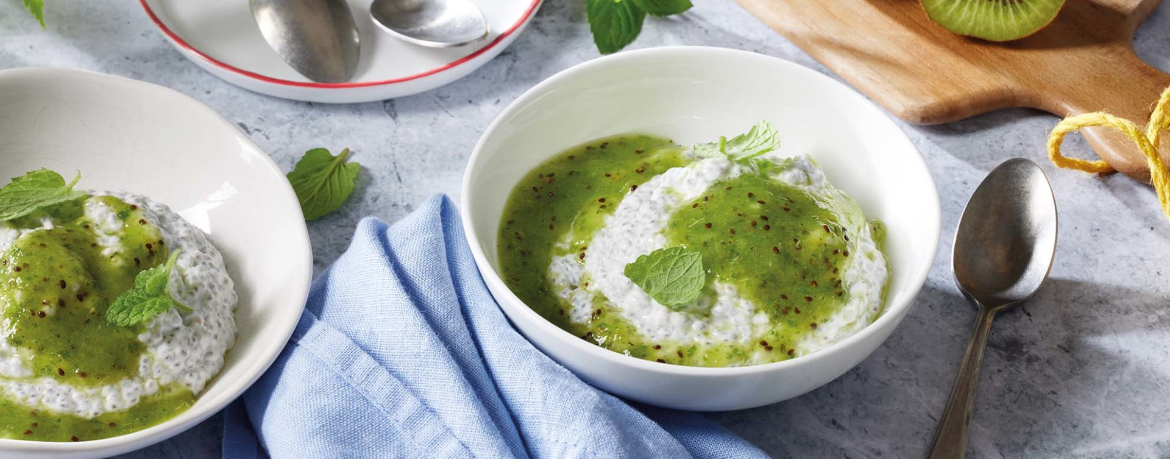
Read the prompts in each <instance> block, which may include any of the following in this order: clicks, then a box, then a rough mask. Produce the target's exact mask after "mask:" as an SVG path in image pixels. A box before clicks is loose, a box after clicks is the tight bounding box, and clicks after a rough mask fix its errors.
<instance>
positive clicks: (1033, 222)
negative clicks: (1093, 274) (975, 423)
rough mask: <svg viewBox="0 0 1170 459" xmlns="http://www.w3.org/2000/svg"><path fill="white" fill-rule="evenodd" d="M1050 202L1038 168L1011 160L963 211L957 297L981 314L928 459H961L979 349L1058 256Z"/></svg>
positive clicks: (956, 264) (979, 362) (956, 250)
mask: <svg viewBox="0 0 1170 459" xmlns="http://www.w3.org/2000/svg"><path fill="white" fill-rule="evenodd" d="M1056 226H1057V224H1056V200H1055V198H1053V196H1052V187H1051V186H1050V185H1049V184H1048V178H1047V177H1045V176H1044V172H1043V171H1041V170H1040V167H1039V166H1037V165H1036V163H1034V162H1032V161H1029V160H1026V159H1011V160H1008V161H1006V162H1004V163H1003V164H1000V165H999V167H996V168H995V170H992V171H991V174H989V175H988V176H987V178H986V179H984V180H983V183H981V184H980V185H979V188H977V189H976V190H975V194H974V195H973V196H971V200H970V201H968V202H967V207H966V209H964V210H963V217H962V218H961V219H960V220H959V229H958V230H957V231H956V233H955V247H954V253H953V256H952V267H953V269H954V272H955V281H956V282H957V283H958V284H959V290H961V291H962V292H963V294H964V295H966V296H967V298H968V299H970V300H971V301H973V302H974V303H975V304H976V305H977V306H978V307H979V317H978V319H977V321H976V324H975V331H974V332H972V334H971V341H970V342H969V343H968V344H967V353H966V355H965V356H964V357H963V363H962V365H961V366H960V367H959V374H958V376H956V377H955V385H954V387H953V388H952V389H951V396H950V399H949V400H948V401H947V406H946V408H945V409H944V410H943V413H942V417H941V418H940V419H939V424H938V430H937V431H936V432H935V436H934V443H933V444H932V445H931V447H930V455H929V456H928V457H929V459H961V458H962V457H963V456H964V455H965V454H966V452H967V434H968V427H969V426H970V424H971V413H972V411H973V410H974V408H975V389H976V387H977V386H978V384H979V370H980V369H981V368H982V367H983V350H984V348H986V346H987V337H988V335H989V334H990V332H991V321H992V319H994V318H995V314H996V313H998V312H1000V311H1003V310H1005V309H1008V308H1011V307H1013V306H1016V305H1018V304H1020V303H1022V302H1023V301H1025V300H1027V299H1028V298H1031V297H1032V295H1034V294H1036V291H1037V290H1039V289H1040V285H1041V284H1043V283H1044V280H1045V279H1047V278H1048V271H1049V270H1050V269H1051V267H1052V258H1053V255H1054V254H1055V252H1056Z"/></svg>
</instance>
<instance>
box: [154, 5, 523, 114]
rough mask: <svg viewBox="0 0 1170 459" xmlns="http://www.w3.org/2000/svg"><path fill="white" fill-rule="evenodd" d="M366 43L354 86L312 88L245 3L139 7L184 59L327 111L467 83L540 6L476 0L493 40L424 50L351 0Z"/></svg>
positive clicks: (229, 79)
mask: <svg viewBox="0 0 1170 459" xmlns="http://www.w3.org/2000/svg"><path fill="white" fill-rule="evenodd" d="M346 1H347V2H348V3H349V8H350V10H351V12H352V13H353V18H354V21H355V23H356V25H357V28H358V33H359V34H360V36H361V60H360V61H359V62H358V68H357V73H356V75H354V77H353V80H351V81H348V82H345V83H317V82H313V81H309V80H308V79H306V78H305V77H303V76H301V75H300V74H298V73H297V72H296V71H295V70H293V69H292V67H289V66H288V64H285V62H284V60H282V59H281V58H280V56H279V55H278V54H276V51H273V49H272V47H271V46H269V45H268V42H266V41H264V36H263V35H261V34H260V28H259V27H258V26H257V25H256V21H255V20H254V19H253V18H252V10H251V9H250V7H249V2H247V1H241V0H198V1H191V0H139V3H140V4H141V5H142V9H143V10H145V11H146V14H147V16H149V17H150V19H151V20H152V21H153V22H154V24H155V26H157V27H158V29H159V31H160V32H162V34H163V36H164V37H166V39H167V41H168V42H170V43H171V45H172V46H174V47H175V49H177V50H179V53H181V54H182V55H183V57H186V58H187V59H190V60H191V62H194V63H195V64H196V65H198V66H200V67H202V68H203V69H204V70H207V71H208V72H210V73H211V74H212V75H215V76H217V77H219V78H222V79H223V80H224V81H227V82H228V83H231V84H234V85H236V86H239V87H241V88H244V89H247V90H250V91H256V92H258V93H261V94H268V95H270V96H276V97H283V98H286V99H295V100H303V101H308V102H324V103H352V102H370V101H375V100H383V99H392V98H395V97H403V96H408V95H411V94H415V93H419V92H422V91H427V90H430V89H434V88H437V87H439V86H442V85H445V84H447V83H450V82H452V81H455V80H457V79H459V78H463V77H464V76H467V74H469V73H471V72H472V71H474V70H475V69H477V68H479V67H480V66H482V65H483V64H486V63H487V62H488V61H490V60H491V59H492V58H494V57H496V55H498V54H500V52H501V51H503V50H504V48H507V47H508V45H510V44H512V42H513V41H515V40H516V37H518V36H519V35H520V33H521V32H523V31H524V27H525V26H527V25H528V22H529V21H531V20H532V18H533V16H535V15H536V10H537V9H538V8H539V7H540V2H541V0H472V2H473V3H475V4H476V5H477V6H478V7H479V9H480V10H481V11H483V13H484V19H485V20H487V23H488V29H489V34H488V37H487V39H485V40H483V41H480V42H478V43H473V44H470V45H467V46H459V47H455V48H445V49H436V48H427V47H423V46H418V45H414V44H411V43H407V42H405V41H403V40H401V39H398V38H395V37H393V36H391V35H390V34H388V33H386V32H383V31H382V30H381V29H380V28H378V27H377V26H376V25H375V24H374V21H373V19H371V18H370V3H372V1H373V0H346Z"/></svg>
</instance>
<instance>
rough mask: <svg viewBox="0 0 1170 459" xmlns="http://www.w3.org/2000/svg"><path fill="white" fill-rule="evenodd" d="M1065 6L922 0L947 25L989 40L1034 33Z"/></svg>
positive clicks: (1056, 0) (1011, 0)
mask: <svg viewBox="0 0 1170 459" xmlns="http://www.w3.org/2000/svg"><path fill="white" fill-rule="evenodd" d="M1082 1H1083V0H1082ZM1062 6H1064V0H922V8H923V9H925V10H926V15H927V16H930V20H932V21H934V22H935V23H937V24H938V25H940V26H942V27H943V28H944V29H947V30H949V31H951V32H954V33H957V34H959V35H966V36H969V37H976V38H982V39H984V40H989V41H1010V40H1015V39H1018V38H1024V37H1026V36H1028V35H1032V34H1033V33H1036V31H1038V30H1040V29H1043V28H1044V26H1046V25H1048V23H1050V22H1052V20H1053V19H1055V18H1056V14H1057V13H1059V12H1060V8H1061V7H1062Z"/></svg>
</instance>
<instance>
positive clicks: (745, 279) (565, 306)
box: [498, 135, 880, 366]
mask: <svg viewBox="0 0 1170 459" xmlns="http://www.w3.org/2000/svg"><path fill="white" fill-rule="evenodd" d="M683 152H684V149H683V148H682V147H680V146H678V145H676V144H674V143H672V142H671V141H670V140H668V139H663V138H658V137H652V136H646V135H625V136H620V137H612V138H607V139H601V140H597V141H593V142H590V143H589V144H586V145H582V146H578V147H574V148H572V149H569V150H567V151H565V152H563V153H561V154H559V155H557V156H555V157H553V158H552V159H549V160H548V161H546V162H544V163H543V164H541V165H540V166H538V167H537V168H536V169H534V170H533V171H531V172H530V173H529V174H528V175H526V176H525V177H524V178H522V179H521V180H520V183H519V184H517V186H516V188H515V189H514V190H513V191H512V193H511V196H510V197H509V199H508V203H507V206H506V207H505V210H504V215H503V219H502V222H501V225H500V234H499V243H498V244H499V245H498V251H499V257H500V265H501V268H502V269H501V271H502V273H503V276H504V281H505V283H506V284H507V285H508V286H509V287H510V289H511V290H512V291H513V292H514V293H516V295H517V296H518V297H519V298H520V299H521V300H522V301H524V302H525V303H526V304H527V305H528V306H529V307H531V308H532V309H533V310H535V311H536V312H537V313H539V314H540V315H541V316H543V317H544V318H546V319H548V320H549V321H551V322H552V323H554V324H556V325H557V326H558V327H560V328H562V329H564V330H567V331H568V332H570V333H572V334H574V335H576V336H578V337H581V338H582V339H585V340H587V341H589V342H591V343H594V344H597V345H599V346H601V347H603V348H606V349H610V350H613V351H616V352H620V353H624V354H626V355H630V356H633V357H638V358H642V359H647V360H652V361H658V362H663V363H670V364H679V365H693V366H733V365H740V364H744V363H745V362H749V361H751V362H754V363H760V362H774V361H782V360H787V359H791V358H794V357H796V356H798V355H799V354H798V353H796V352H794V344H795V343H797V342H799V341H800V339H801V338H802V337H804V336H805V335H806V334H808V333H810V332H813V331H814V330H815V329H816V327H817V324H818V323H820V322H821V321H823V320H826V319H827V318H828V317H830V316H831V315H832V314H833V313H834V312H836V311H837V310H838V309H839V308H840V306H842V305H843V304H845V303H846V302H847V301H848V299H849V292H848V291H847V289H845V288H843V287H842V281H841V278H840V271H841V270H842V269H843V266H844V262H845V261H846V260H847V259H848V257H850V256H851V254H850V253H849V251H848V247H849V245H850V244H848V238H849V236H850V234H849V233H848V232H847V230H846V225H843V224H842V223H843V222H844V221H843V219H844V218H853V217H845V216H843V215H844V214H843V212H855V213H856V215H857V216H859V217H860V218H864V217H863V216H861V214H860V209H858V208H857V207H856V204H855V203H853V202H852V201H851V200H848V202H841V203H838V202H835V201H834V202H828V201H827V200H826V199H824V198H817V197H813V196H811V195H809V194H808V193H807V192H805V191H803V190H801V189H798V188H795V187H793V186H790V185H787V184H785V183H782V182H779V181H777V180H774V179H771V178H768V177H767V174H766V173H764V171H761V170H758V169H768V168H772V167H776V165H775V164H773V163H771V162H767V161H758V162H756V165H755V166H754V167H756V168H757V171H756V172H757V173H753V172H747V173H743V174H740V175H738V176H736V177H734V178H730V179H725V180H723V181H720V182H716V183H715V184H714V185H712V186H711V187H710V188H709V189H708V190H707V191H706V192H705V193H704V194H703V196H701V197H699V198H698V199H695V200H693V201H690V202H686V203H685V204H683V205H681V207H679V209H678V210H676V211H675V212H674V213H673V214H672V215H671V216H670V218H669V222H668V224H667V228H666V230H665V233H664V236H665V237H666V239H667V243H666V245H665V246H666V247H672V246H684V247H687V248H689V249H692V250H697V251H698V252H699V253H700V254H701V255H702V260H703V267H704V269H705V270H706V271H707V276H706V279H707V280H706V282H707V286H706V287H705V288H704V293H703V294H702V295H701V297H700V299H699V300H698V301H697V302H696V304H697V305H700V306H702V305H706V308H710V305H712V304H714V301H715V298H714V296H715V289H714V287H713V285H714V283H715V281H720V282H721V283H726V284H730V285H733V286H734V287H735V288H736V291H737V292H738V295H739V296H741V297H743V298H745V299H747V300H749V301H751V302H752V304H754V305H756V307H757V311H762V312H764V313H765V314H766V315H767V317H768V319H769V321H770V331H769V332H767V333H766V334H764V335H761V336H759V338H758V339H753V341H752V342H751V343H750V344H747V345H745V344H718V343H716V344H696V343H677V342H648V341H647V340H646V339H644V338H643V337H642V336H641V335H640V334H639V332H638V330H636V329H634V327H633V326H631V324H630V323H629V322H628V321H626V320H625V319H624V318H623V317H622V316H621V314H620V313H618V311H611V309H612V308H613V306H612V305H611V303H610V302H609V301H608V300H607V299H606V298H604V296H603V295H601V294H600V293H599V292H597V293H596V294H595V296H594V306H593V308H594V310H593V313H592V315H591V317H590V320H588V322H587V323H577V322H574V321H571V320H569V315H570V310H571V309H572V305H571V304H570V303H569V302H568V300H566V299H563V298H560V297H559V295H558V294H557V292H556V291H555V290H554V287H553V284H552V283H551V282H550V279H549V266H550V264H551V262H552V259H553V258H554V257H556V256H563V255H566V254H572V253H575V254H578V259H579V260H584V259H585V257H587V256H588V254H589V251H588V245H589V243H590V239H591V238H592V236H593V234H594V232H596V231H597V230H598V229H600V228H601V227H602V226H603V225H604V219H605V217H606V216H608V215H610V214H611V213H612V212H613V211H614V209H615V208H616V207H617V205H618V203H620V202H621V200H622V198H623V197H624V196H625V195H626V194H627V193H629V192H630V191H631V190H634V189H636V188H637V186H638V185H641V184H643V183H644V182H645V181H647V180H649V179H651V178H653V177H654V176H656V175H658V174H661V173H663V172H665V171H666V170H668V169H670V168H673V167H679V166H685V165H687V164H689V163H691V162H692V161H694V160H693V159H689V158H688V157H685V156H684V155H683ZM845 199H847V198H845ZM838 204H840V206H838ZM850 221H852V220H850ZM861 221H862V222H863V223H861V224H862V225H864V224H866V223H864V220H861ZM854 228H856V226H854ZM873 229H874V231H875V232H874V234H875V239H876V240H878V241H880V228H879V227H876V226H875V227H873ZM566 240H567V241H569V244H568V245H567V246H566V245H565V244H563V241H566ZM582 262H583V261H582ZM686 313H688V314H704V313H707V312H706V311H704V310H702V309H700V310H688V311H686ZM753 355H754V357H751V356H753ZM761 355H762V357H761ZM749 357H751V358H749Z"/></svg>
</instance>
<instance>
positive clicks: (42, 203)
mask: <svg viewBox="0 0 1170 459" xmlns="http://www.w3.org/2000/svg"><path fill="white" fill-rule="evenodd" d="M78 180H81V174H77V177H74V178H73V181H72V182H69V183H65V178H64V177H61V174H58V173H56V172H53V171H51V170H48V169H45V168H43V167H42V168H41V169H40V170H35V171H32V172H29V173H27V174H24V175H22V176H20V177H16V178H13V179H12V183H9V184H7V185H4V188H0V221H6V220H12V219H14V218H20V217H23V216H25V215H28V214H31V213H33V211H35V210H37V209H40V208H42V207H47V206H51V205H54V204H60V203H62V202H65V201H70V200H73V199H77V198H79V197H82V196H85V192H84V191H76V190H74V189H73V185H76V184H77V181H78Z"/></svg>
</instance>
